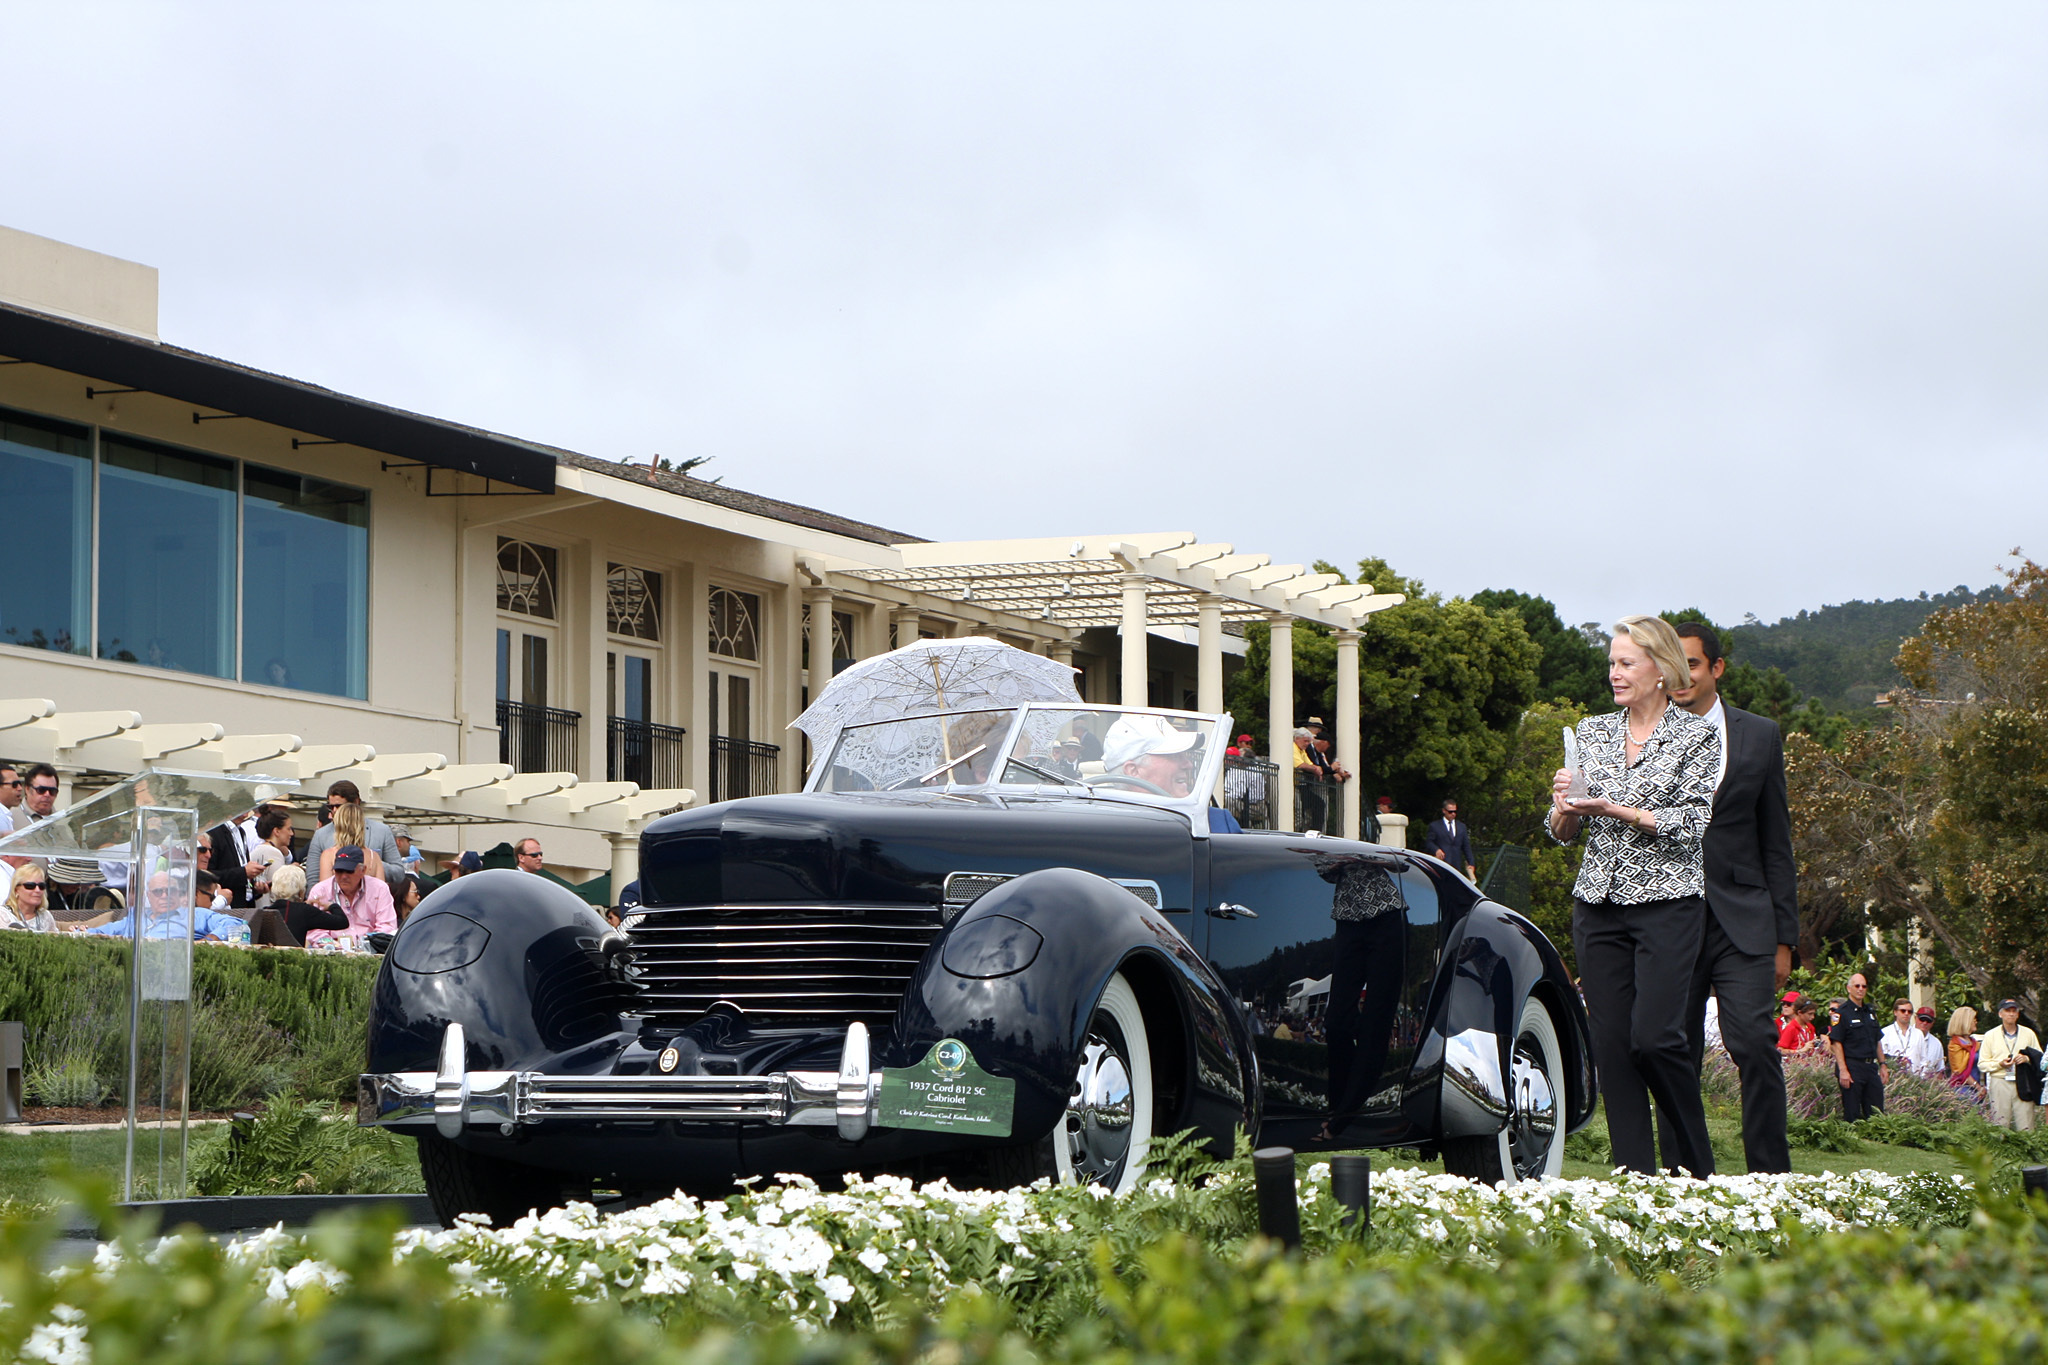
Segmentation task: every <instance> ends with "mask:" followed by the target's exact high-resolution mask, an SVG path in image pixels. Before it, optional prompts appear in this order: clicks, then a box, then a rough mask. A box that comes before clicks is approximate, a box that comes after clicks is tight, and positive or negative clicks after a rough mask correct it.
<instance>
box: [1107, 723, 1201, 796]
mask: <svg viewBox="0 0 2048 1365" xmlns="http://www.w3.org/2000/svg"><path fill="white" fill-rule="evenodd" d="M1201 742H1202V737H1201V736H1200V735H1198V734H1196V733H1195V732H1194V731H1192V730H1176V729H1174V728H1173V726H1171V725H1169V724H1168V723H1167V721H1166V718H1165V717H1164V716H1123V717H1120V718H1119V719H1118V720H1117V722H1116V724H1114V725H1112V726H1110V727H1109V733H1108V734H1107V735H1106V736H1104V737H1103V741H1102V777H1101V778H1098V779H1096V780H1097V781H1099V782H1103V783H1104V785H1106V786H1112V787H1114V786H1124V787H1129V788H1132V789H1135V790H1138V791H1147V790H1149V791H1154V792H1158V793H1160V794H1161V795H1164V796H1186V795H1188V794H1189V793H1191V792H1192V791H1193V790H1194V787H1195V759H1196V754H1195V750H1196V748H1197V746H1199V745H1200V744H1201ZM1120 778H1122V779H1130V780H1129V781H1118V780H1117V779H1120Z"/></svg>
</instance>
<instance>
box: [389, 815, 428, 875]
mask: <svg viewBox="0 0 2048 1365" xmlns="http://www.w3.org/2000/svg"><path fill="white" fill-rule="evenodd" d="M391 842H392V843H393V844H396V845H397V846H398V864H397V866H398V870H399V871H400V872H403V873H405V874H406V875H407V876H410V875H412V874H413V873H415V872H417V871H419V870H420V857H421V855H420V851H419V850H418V849H417V848H415V847H413V842H412V831H411V830H410V829H408V828H407V827H406V826H404V825H393V826H392V827H391Z"/></svg>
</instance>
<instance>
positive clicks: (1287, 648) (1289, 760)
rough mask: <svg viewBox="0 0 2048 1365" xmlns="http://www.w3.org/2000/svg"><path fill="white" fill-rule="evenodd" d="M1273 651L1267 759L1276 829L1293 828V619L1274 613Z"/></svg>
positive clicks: (1268, 676) (1268, 677) (1268, 679)
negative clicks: (1271, 770) (1275, 769)
mask: <svg viewBox="0 0 2048 1365" xmlns="http://www.w3.org/2000/svg"><path fill="white" fill-rule="evenodd" d="M1268 619H1269V620H1271V622H1272V624H1273V651H1272V659H1271V662H1270V663H1268V665H1267V667H1266V757H1267V759H1269V760H1270V761H1271V762H1273V763H1274V764H1277V765H1278V766H1279V769H1280V771H1279V772H1277V773H1275V774H1273V781H1272V796H1273V828H1274V829H1287V830H1291V829H1293V828H1294V618H1293V617H1292V616H1288V615H1286V614H1284V613H1281V612H1275V613H1274V614H1273V615H1272V616H1271V617H1270V618H1268Z"/></svg>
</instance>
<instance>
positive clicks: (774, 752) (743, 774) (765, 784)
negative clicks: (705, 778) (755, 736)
mask: <svg viewBox="0 0 2048 1365" xmlns="http://www.w3.org/2000/svg"><path fill="white" fill-rule="evenodd" d="M781 753H782V747H781V746H780V745H776V744H762V743H760V742H758V741H756V740H751V739H734V738H733V737H732V736H731V735H716V736H714V737H713V738H712V740H711V799H712V800H713V801H733V800H737V799H738V798H739V797H742V796H766V795H767V794H768V793H770V792H772V791H774V790H775V764H776V759H777V758H778V757H780V755H781Z"/></svg>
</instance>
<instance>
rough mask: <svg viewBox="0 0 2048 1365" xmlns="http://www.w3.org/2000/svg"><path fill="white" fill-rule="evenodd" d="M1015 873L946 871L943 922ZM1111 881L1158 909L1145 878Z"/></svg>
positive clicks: (1153, 886)
mask: <svg viewBox="0 0 2048 1365" xmlns="http://www.w3.org/2000/svg"><path fill="white" fill-rule="evenodd" d="M1016 875H1017V874H1016V873H1014V872H949V873H947V874H946V880H945V883H944V886H945V890H944V892H943V893H942V894H943V898H944V902H945V904H944V911H945V917H946V922H947V923H948V924H951V923H952V922H953V916H955V915H957V914H959V913H960V912H961V911H962V910H965V909H966V908H967V907H968V906H970V905H972V904H974V902H975V901H977V900H979V899H980V898H981V897H982V896H983V895H985V894H987V893H988V892H990V891H993V890H995V889H996V888H997V887H999V886H1001V885H1002V884H1003V883H1004V882H1006V881H1009V880H1011V879H1012V878H1014V877H1015V876H1016ZM1110 880H1111V881H1113V882H1115V883H1116V884H1117V885H1118V886H1121V887H1122V888H1123V889H1124V890H1126V891H1128V892H1130V893H1131V894H1132V895H1133V896H1136V897H1137V898H1138V899H1139V900H1141V901H1143V902H1145V904H1147V905H1149V906H1151V907H1152V908H1153V909H1154V910H1157V909H1158V908H1159V902H1160V894H1159V883H1158V882H1155V881H1152V880H1150V879H1149V878H1144V877H1111V878H1110Z"/></svg>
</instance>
